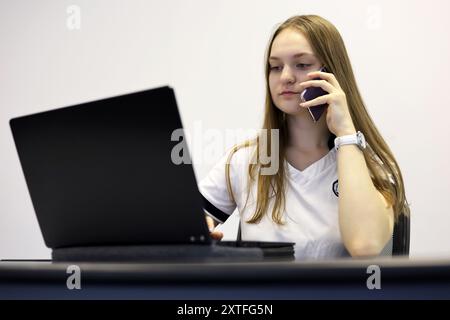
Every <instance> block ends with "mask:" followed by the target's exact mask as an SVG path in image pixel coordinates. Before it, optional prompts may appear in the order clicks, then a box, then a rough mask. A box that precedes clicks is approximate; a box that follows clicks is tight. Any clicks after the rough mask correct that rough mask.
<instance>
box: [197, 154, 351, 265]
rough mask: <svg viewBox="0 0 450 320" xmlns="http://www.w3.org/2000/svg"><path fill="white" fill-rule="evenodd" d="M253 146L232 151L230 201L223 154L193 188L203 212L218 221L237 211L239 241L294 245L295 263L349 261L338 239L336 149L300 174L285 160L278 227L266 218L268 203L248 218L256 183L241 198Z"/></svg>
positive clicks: (254, 197)
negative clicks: (252, 221)
mask: <svg viewBox="0 0 450 320" xmlns="http://www.w3.org/2000/svg"><path fill="white" fill-rule="evenodd" d="M254 148H255V146H250V147H244V148H241V149H239V150H238V151H236V152H235V153H234V155H233V157H232V159H231V162H230V179H231V186H232V190H233V195H234V198H235V202H234V201H232V199H231V197H230V196H229V193H228V190H227V185H226V178H225V163H226V160H227V158H228V155H229V152H227V153H226V154H225V155H224V156H223V157H222V159H221V160H220V161H219V162H218V163H217V164H216V165H215V166H214V167H213V169H212V170H211V171H210V172H209V174H208V175H207V176H206V177H205V178H204V179H203V180H202V181H201V182H200V184H199V190H200V192H201V194H202V195H203V197H204V201H205V211H206V212H207V214H209V215H210V216H211V217H213V218H214V219H216V220H217V221H219V222H225V221H226V219H227V218H228V217H229V216H230V215H231V214H232V213H233V211H234V210H235V209H236V207H237V208H238V211H239V215H240V220H241V234H242V240H253V241H285V242H295V243H296V245H295V256H296V259H299V260H305V259H321V258H322V259H332V258H337V257H349V254H348V252H347V250H346V249H345V247H344V244H343V242H342V239H341V235H340V231H339V222H338V197H339V188H338V175H337V161H336V149H335V148H333V149H331V150H330V151H329V152H328V154H326V155H325V156H324V157H322V158H321V159H319V160H318V161H316V162H314V163H313V164H311V165H310V166H309V167H307V168H306V169H304V170H303V171H300V170H298V169H296V168H294V167H293V166H292V165H291V164H289V163H288V162H287V161H285V164H284V165H285V168H286V172H287V177H288V181H287V183H286V195H285V201H286V202H285V203H286V208H285V211H284V213H283V220H284V221H285V224H284V225H278V224H276V223H275V222H274V221H273V220H272V217H271V216H272V214H271V213H272V207H273V202H274V201H273V200H272V201H271V202H270V205H269V209H268V213H269V214H266V215H265V216H264V217H263V218H262V219H261V221H260V222H259V223H257V224H250V223H247V222H245V221H247V220H249V219H250V218H251V217H252V216H253V214H254V212H255V211H256V190H257V181H256V182H254V183H253V185H252V187H251V189H250V195H249V198H248V203H247V205H246V206H245V208H244V205H245V202H246V199H247V190H248V189H247V183H248V179H249V178H248V164H249V161H250V159H251V156H252V154H253V152H254Z"/></svg>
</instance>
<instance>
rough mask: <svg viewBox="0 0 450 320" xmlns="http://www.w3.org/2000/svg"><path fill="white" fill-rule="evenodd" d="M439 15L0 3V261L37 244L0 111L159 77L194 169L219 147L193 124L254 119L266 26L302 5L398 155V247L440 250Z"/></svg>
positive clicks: (444, 57) (443, 137)
mask: <svg viewBox="0 0 450 320" xmlns="http://www.w3.org/2000/svg"><path fill="white" fill-rule="evenodd" d="M70 5H76V6H78V7H79V8H80V10H81V16H80V17H81V20H80V22H81V24H80V26H81V28H80V29H75V30H71V29H70V28H69V27H68V26H67V19H68V18H69V16H71V14H68V13H67V12H66V10H67V8H68V7H69V6H70ZM448 12H450V2H449V1H447V0H430V1H427V2H425V1H411V0H403V1H387V0H386V1H374V0H372V1H367V0H363V1H361V0H354V1H342V0H341V1H332V0H330V1H328V0H321V1H301V0H293V1H288V0H277V1H262V0H245V1H241V0H231V1H230V0H223V1H217V0H197V1H194V0H191V1H186V0H171V1H170V0H157V1H144V0H142V1H118V0H117V1H112V0H86V1H81V0H73V1H62V0H53V1H50V0H47V1H44V0H40V1H32V0H29V1H23V0H19V1H16V0H10V1H5V0H1V2H0V40H1V45H0V161H1V166H0V258H47V257H49V254H50V251H49V250H48V249H47V248H46V247H45V245H44V242H43V240H42V237H41V234H40V230H39V227H38V224H37V220H36V218H35V215H34V211H33V208H32V205H31V201H30V198H29V195H28V192H27V189H26V185H25V180H24V178H23V174H22V171H21V168H20V165H19V161H18V157H17V154H16V151H15V148H14V145H13V140H12V137H11V133H10V130H9V126H8V120H9V119H10V118H11V117H15V116H19V115H24V114H28V113H32V112H36V111H42V110H45V109H52V108H55V107H60V106H65V105H70V104H74V103H78V102H84V101H87V100H92V99H97V98H102V97H106V96H109V95H116V94H119V93H125V92H130V91H135V90H139V89H144V88H151V87H156V86H160V85H165V84H170V85H171V86H172V87H174V88H175V90H176V94H177V100H178V103H179V107H180V111H181V113H182V119H183V122H184V125H185V127H186V129H187V131H188V132H190V133H192V135H191V136H190V140H189V142H190V145H191V147H192V148H193V150H194V151H193V153H194V164H195V169H196V174H197V177H198V179H200V178H202V177H204V176H205V174H206V173H207V172H208V170H209V169H210V168H211V166H212V164H213V162H214V161H215V160H216V159H217V158H218V157H219V156H220V154H217V153H216V154H213V156H211V157H210V158H211V159H210V160H212V161H206V160H207V159H203V156H202V152H201V150H198V149H195V145H196V144H197V145H198V142H199V141H198V139H194V138H192V137H194V136H195V134H194V131H195V130H197V131H198V132H200V133H204V132H205V131H206V130H208V129H217V130H219V132H221V133H224V132H225V130H226V129H238V128H241V129H245V128H258V127H259V126H260V122H261V119H262V108H263V97H264V91H263V90H264V81H263V78H264V77H263V55H264V50H265V48H266V44H267V41H268V39H269V36H270V34H271V32H272V31H273V30H274V28H275V27H276V25H277V24H278V23H280V22H282V21H283V20H285V19H286V18H288V17H290V16H292V15H295V14H307V13H314V14H319V15H321V16H323V17H325V18H327V19H329V20H330V21H331V22H333V23H334V24H335V25H336V26H337V28H338V29H339V30H340V32H341V34H342V36H343V38H344V41H345V42H346V45H347V49H348V51H349V54H350V58H351V60H352V64H353V67H354V71H355V73H356V77H357V81H358V84H359V87H360V89H361V91H362V93H363V96H364V99H365V102H366V103H367V106H368V109H369V112H370V114H371V115H372V117H373V118H374V120H375V122H376V123H377V125H378V127H379V129H380V130H381V132H382V134H383V135H384V137H385V139H386V140H387V142H388V143H389V145H390V146H391V148H392V150H393V151H394V153H395V155H396V157H397V160H398V161H399V163H400V166H401V168H402V170H403V175H404V178H405V182H406V192H407V196H408V198H409V201H410V202H411V204H412V207H411V209H412V231H411V232H412V233H411V255H412V256H413V257H422V256H439V257H443V256H447V257H448V256H449V255H450V254H449V253H450V214H449V210H448V199H449V197H450V168H449V166H448V164H447V163H448V159H449V158H450V151H449V149H448V147H449V142H448V139H449V138H450V126H449V125H448V123H449V119H450V111H449V107H450V105H449V97H448V92H449V90H448V85H449V83H450V73H449V71H450V68H449V66H450V64H449V60H448V57H450V41H449V39H450V20H449V19H448ZM198 129H200V130H198ZM213 138H214V134H209V136H206V137H204V138H203V143H204V144H207V145H209V146H211V145H212V144H213V145H214V143H216V144H215V145H216V146H220V150H219V151H221V152H223V151H224V150H225V149H224V148H225V147H229V146H230V145H231V144H232V143H233V141H227V142H226V143H225V144H221V141H220V140H214V139H213ZM231 229H232V228H231ZM231 229H230V228H228V229H227V228H226V230H227V232H228V231H229V230H231ZM230 232H231V231H230Z"/></svg>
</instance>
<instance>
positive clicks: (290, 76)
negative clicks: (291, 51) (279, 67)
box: [281, 67, 295, 83]
mask: <svg viewBox="0 0 450 320" xmlns="http://www.w3.org/2000/svg"><path fill="white" fill-rule="evenodd" d="M281 81H282V82H283V83H294V82H295V75H294V73H293V72H292V71H291V69H290V68H289V67H285V68H283V72H282V74H281Z"/></svg>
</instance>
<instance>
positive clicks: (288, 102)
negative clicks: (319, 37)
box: [269, 29, 321, 115]
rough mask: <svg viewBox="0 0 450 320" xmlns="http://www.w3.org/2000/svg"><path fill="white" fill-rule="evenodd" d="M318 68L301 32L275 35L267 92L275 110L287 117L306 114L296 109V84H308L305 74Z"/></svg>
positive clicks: (287, 31)
mask: <svg viewBox="0 0 450 320" xmlns="http://www.w3.org/2000/svg"><path fill="white" fill-rule="evenodd" d="M320 68H321V63H320V61H319V60H318V59H317V58H316V57H315V56H314V54H313V50H312V49H311V46H310V45H309V43H308V41H307V40H306V38H305V37H304V36H303V34H302V33H301V32H299V31H296V30H293V29H285V30H283V31H282V32H281V33H279V34H278V35H277V37H276V38H275V39H274V41H273V43H272V48H271V53H270V56H269V69H270V71H269V88H270V94H271V96H272V101H273V102H274V103H275V106H276V107H277V108H278V109H280V110H281V111H283V112H285V113H287V114H291V115H297V114H302V113H305V114H306V113H307V112H308V110H306V109H305V108H301V107H300V106H299V103H300V102H301V101H300V93H301V92H298V91H297V90H298V84H299V83H301V82H304V81H306V80H308V78H307V76H306V75H307V74H308V73H309V72H311V71H316V70H319V69H320ZM284 91H291V92H294V93H293V94H292V93H291V94H289V93H284V94H283V92H284Z"/></svg>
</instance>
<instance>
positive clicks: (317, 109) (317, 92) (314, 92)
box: [302, 68, 328, 122]
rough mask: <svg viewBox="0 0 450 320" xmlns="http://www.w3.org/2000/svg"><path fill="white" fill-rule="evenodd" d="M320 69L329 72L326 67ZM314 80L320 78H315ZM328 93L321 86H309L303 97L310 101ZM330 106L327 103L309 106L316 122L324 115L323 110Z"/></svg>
mask: <svg viewBox="0 0 450 320" xmlns="http://www.w3.org/2000/svg"><path fill="white" fill-rule="evenodd" d="M320 71H322V72H327V70H326V69H325V68H322V69H320ZM313 80H320V78H314V79H313ZM326 94H328V92H326V91H325V90H323V89H322V88H320V87H309V88H307V89H305V91H304V93H303V95H302V97H303V99H304V100H305V101H309V100H313V99H315V98H317V97H320V96H323V95H326ZM327 107H328V104H327V103H324V104H321V105H318V106H314V107H310V108H308V110H309V112H310V114H311V116H312V117H313V119H314V122H317V121H319V119H320V117H321V116H322V114H323V112H324V111H325V109H326V108H327Z"/></svg>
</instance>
